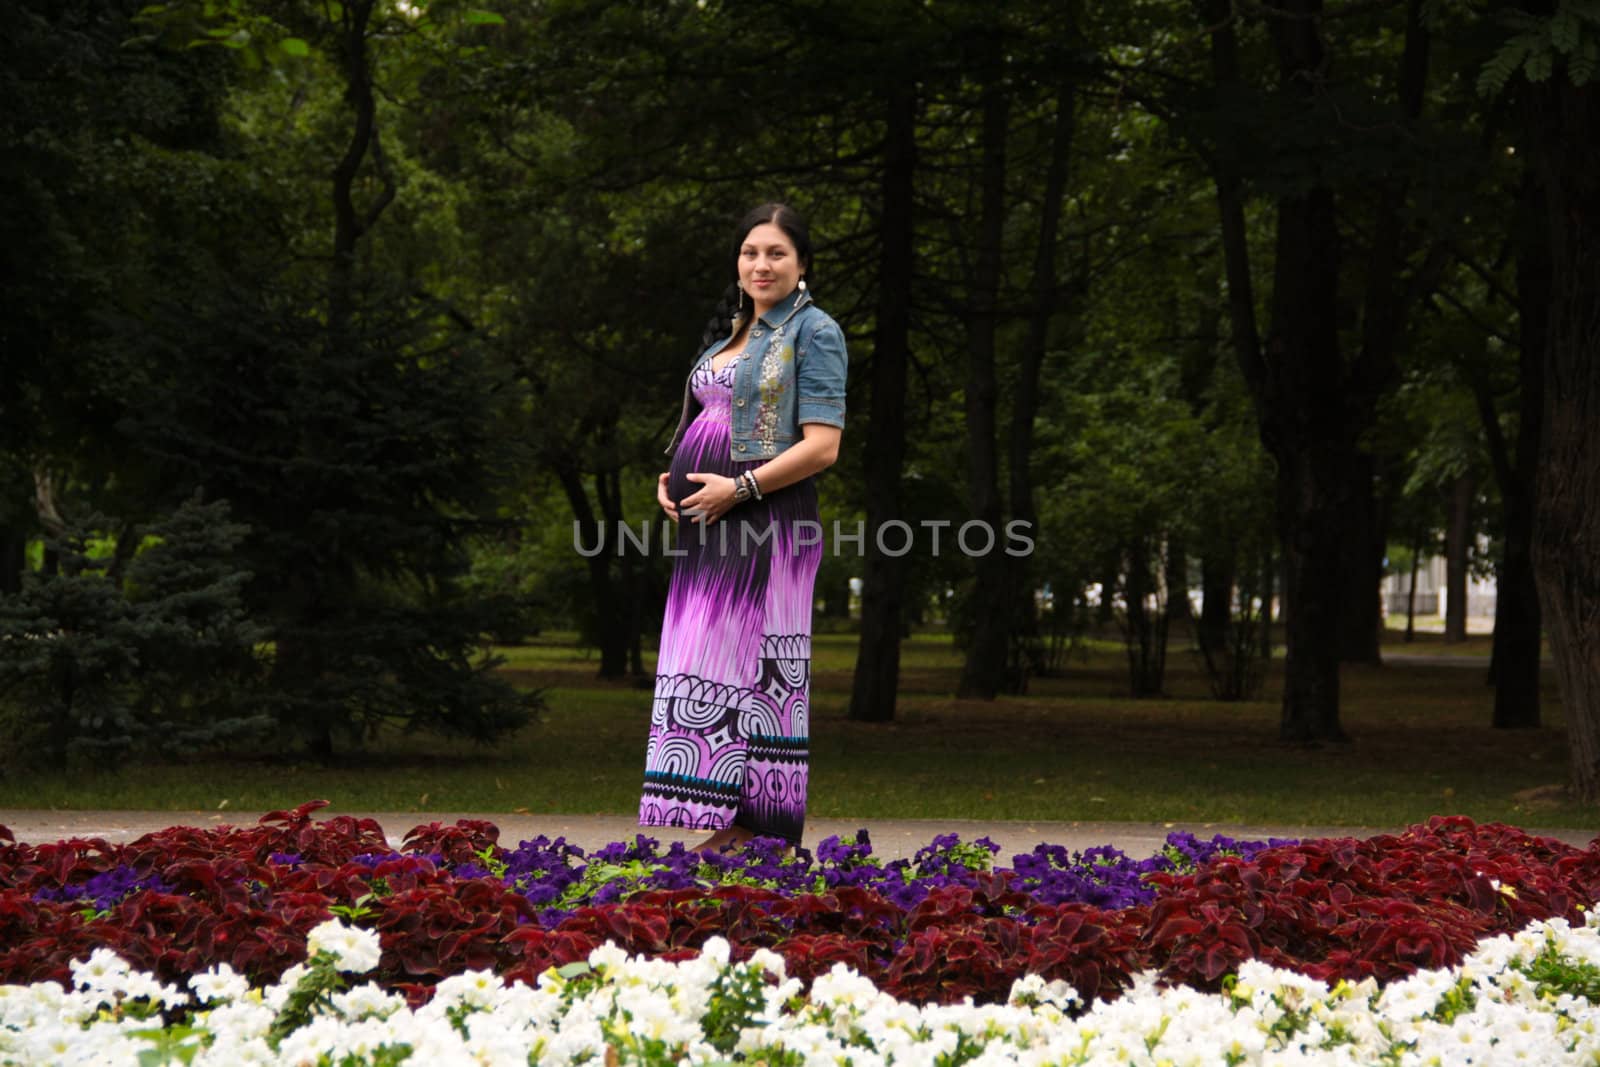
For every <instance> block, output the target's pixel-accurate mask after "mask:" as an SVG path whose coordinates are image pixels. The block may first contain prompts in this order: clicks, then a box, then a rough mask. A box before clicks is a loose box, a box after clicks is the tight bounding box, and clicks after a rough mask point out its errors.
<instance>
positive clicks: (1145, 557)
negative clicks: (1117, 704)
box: [1122, 534, 1171, 697]
mask: <svg viewBox="0 0 1600 1067" xmlns="http://www.w3.org/2000/svg"><path fill="white" fill-rule="evenodd" d="M1158 544H1160V536H1159V535H1158V534H1150V535H1146V536H1142V537H1136V538H1134V539H1133V540H1132V541H1131V542H1129V544H1128V546H1127V555H1126V557H1125V565H1124V568H1123V572H1124V574H1125V575H1126V577H1125V579H1124V585H1123V591H1122V599H1123V602H1124V614H1125V622H1124V626H1125V630H1124V633H1123V643H1124V646H1125V647H1126V649H1127V653H1128V689H1129V691H1130V692H1131V693H1132V695H1133V696H1134V697H1157V696H1161V695H1162V692H1163V691H1164V689H1165V685H1166V665H1167V621H1168V613H1167V607H1166V604H1165V603H1163V598H1162V596H1161V589H1160V586H1159V584H1158V583H1157V581H1156V579H1157V576H1158V575H1159V574H1160V573H1161V572H1162V570H1163V568H1164V561H1162V560H1161V559H1159V558H1157V559H1156V560H1155V561H1154V565H1153V566H1152V559H1151V557H1152V555H1155V556H1157V557H1159V552H1158V550H1157V549H1156V548H1155V546H1156V545H1158ZM1170 595H1171V591H1170V590H1168V596H1170Z"/></svg>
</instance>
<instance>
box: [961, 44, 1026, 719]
mask: <svg viewBox="0 0 1600 1067" xmlns="http://www.w3.org/2000/svg"><path fill="white" fill-rule="evenodd" d="M1010 111H1011V109H1010V97H1009V94H1008V93H1007V91H1006V90H1005V88H1004V87H1003V86H1001V85H1000V84H999V78H998V75H997V76H996V78H995V81H994V82H993V83H991V84H990V85H988V86H987V87H986V88H985V91H984V98H983V132H982V145H981V151H982V163H981V167H980V178H979V181H980V184H981V193H980V207H979V216H978V246H977V255H976V257H975V260H974V270H973V279H972V281H973V284H972V295H971V299H970V301H969V303H968V307H967V315H966V318H967V391H966V414H967V494H968V498H969V499H970V500H971V502H972V518H973V519H974V520H975V521H978V522H981V523H984V524H985V525H986V526H987V527H988V528H989V529H990V530H991V531H993V532H994V535H995V537H996V538H997V539H998V538H999V537H1000V534H1001V524H1002V514H1001V510H1000V457H999V453H998V446H997V444H996V441H995V431H996V428H997V426H998V419H997V417H996V413H995V409H996V406H997V404H998V402H999V389H998V386H997V378H996V375H995V365H994V364H995V334H996V332H997V331H998V329H999V325H1000V323H999V308H998V306H997V305H998V303H999V298H1000V291H999V290H1000V267H1001V254H1002V252H1003V251H1004V246H1003V239H1004V237H1005V224H1006V218H1005V215H1006V203H1005V196H1006V133H1007V129H1006V127H1007V123H1008V121H1009V119H1010ZM973 563H974V566H975V568H976V571H977V582H978V588H977V595H976V597H975V598H974V603H973V606H972V607H973V610H972V632H971V634H970V639H969V640H968V642H967V656H966V662H965V663H964V664H963V665H962V668H961V682H960V685H959V687H958V688H957V690H956V695H957V696H961V697H968V698H977V699H980V700H993V699H994V698H995V697H996V696H998V695H999V693H1000V690H1001V689H1002V688H1004V687H1005V682H1006V664H1007V659H1008V653H1009V648H1010V629H1011V627H1010V616H1011V610H1012V608H1013V607H1014V601H1013V599H1012V595H1011V590H1010V589H1009V588H1008V579H1009V578H1010V571H1011V567H1010V565H1009V562H1008V560H1007V557H1006V556H1005V554H1004V553H1003V552H1001V551H999V550H998V549H996V550H993V551H990V552H987V553H985V554H983V555H981V556H979V557H978V558H977V559H976V560H974V561H973Z"/></svg>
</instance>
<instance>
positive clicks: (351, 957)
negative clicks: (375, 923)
mask: <svg viewBox="0 0 1600 1067" xmlns="http://www.w3.org/2000/svg"><path fill="white" fill-rule="evenodd" d="M322 952H327V953H329V954H331V955H332V956H333V958H334V966H336V967H338V968H339V970H341V971H345V972H347V973H350V974H366V973H367V972H368V971H370V970H372V969H373V968H374V967H376V966H377V965H378V961H379V960H380V959H381V958H382V956H383V946H382V945H381V944H380V943H379V940H378V935H377V934H376V933H374V932H373V931H371V930H363V929H361V928H360V927H359V926H346V925H344V924H343V923H341V922H340V921H339V920H337V919H330V920H328V921H327V922H325V923H323V924H321V925H320V926H317V927H316V928H314V929H313V930H312V931H311V933H310V934H309V935H308V936H307V937H306V955H307V956H316V955H317V954H318V953H322Z"/></svg>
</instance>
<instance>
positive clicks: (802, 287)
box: [800, 278, 806, 293]
mask: <svg viewBox="0 0 1600 1067" xmlns="http://www.w3.org/2000/svg"><path fill="white" fill-rule="evenodd" d="M800 291H801V292H802V293H803V292H805V291H806V280H805V279H804V278H801V279H800Z"/></svg>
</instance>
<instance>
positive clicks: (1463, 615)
mask: <svg viewBox="0 0 1600 1067" xmlns="http://www.w3.org/2000/svg"><path fill="white" fill-rule="evenodd" d="M1477 491H1478V487H1477V484H1476V482H1475V480H1474V479H1473V477H1472V475H1470V474H1462V475H1458V476H1457V477H1456V480H1455V484H1454V485H1453V486H1451V489H1450V524H1449V526H1448V527H1447V528H1446V529H1445V537H1444V565H1445V579H1444V588H1445V616H1444V639H1445V642H1446V643H1447V644H1459V643H1460V642H1462V641H1465V640H1466V639H1467V564H1468V552H1469V549H1470V548H1471V546H1472V498H1473V497H1474V496H1475V495H1476V494H1477Z"/></svg>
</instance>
